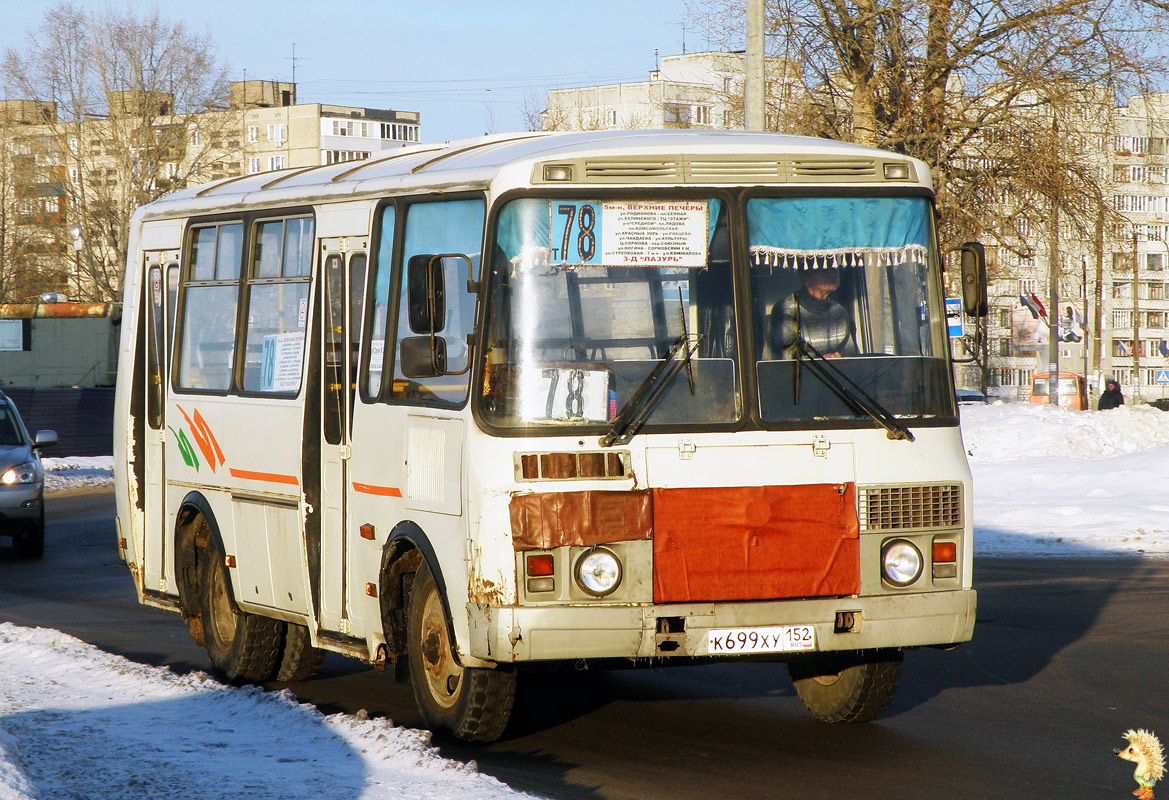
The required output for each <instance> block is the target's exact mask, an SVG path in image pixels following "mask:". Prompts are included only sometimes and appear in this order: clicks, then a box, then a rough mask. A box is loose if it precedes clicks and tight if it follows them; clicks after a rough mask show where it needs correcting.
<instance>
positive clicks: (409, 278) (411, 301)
mask: <svg viewBox="0 0 1169 800" xmlns="http://www.w3.org/2000/svg"><path fill="white" fill-rule="evenodd" d="M406 305H407V309H408V313H409V316H410V330H411V331H413V332H414V333H427V334H430V333H437V332H438V331H441V330H442V329H443V328H444V327H446V278H445V276H444V274H443V271H442V256H436V255H429V254H426V253H423V254H419V255H416V256H410V260H409V261H408V262H407V263H406Z"/></svg>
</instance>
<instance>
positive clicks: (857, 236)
mask: <svg viewBox="0 0 1169 800" xmlns="http://www.w3.org/2000/svg"><path fill="white" fill-rule="evenodd" d="M929 220H930V215H929V203H928V201H927V200H926V199H925V198H924V197H776V198H756V199H753V200H751V201H750V202H749V203H748V204H747V226H748V230H749V231H750V239H751V254H752V256H754V258H755V260H756V262H757V263H760V264H769V265H771V266H782V267H794V266H797V263H796V259H807V258H809V257H811V258H814V259H816V261H817V266H857V262H858V259H860V257H861V256H862V255H863V256H865V257H866V260H868V259H869V258H872V257H874V256H875V257H876V258H877V259H878V261H879V262H883V263H904V262H906V261H910V262H915V263H924V261H925V256H926V252H927V251H928V248H929V242H930V224H929Z"/></svg>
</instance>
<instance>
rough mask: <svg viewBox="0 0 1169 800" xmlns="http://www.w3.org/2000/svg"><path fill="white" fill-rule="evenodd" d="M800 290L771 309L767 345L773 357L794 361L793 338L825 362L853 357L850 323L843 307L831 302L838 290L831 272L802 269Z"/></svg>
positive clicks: (837, 277) (836, 278) (834, 272)
mask: <svg viewBox="0 0 1169 800" xmlns="http://www.w3.org/2000/svg"><path fill="white" fill-rule="evenodd" d="M800 280H801V282H802V283H803V286H802V287H801V288H800V290H799V291H798V292H796V293H795V294H792V295H789V296H787V297H785V298H783V300H781V301H779V302H778V303H776V304H775V305H774V306H772V307H771V321H770V324H769V329H770V337H769V338H770V344H771V352H772V354H773V357H774V356H780V357H782V358H795V357H796V355H797V353H796V347H795V344H796V336H797V335H798V336H799V337H800V339H802V340H803V341H804V342H805V343H807V344H810V345H811V346H812V347H814V348H816V350H818V351H820V353H822V354H823V355H824V356H826V357H827V358H840V357H841V356H853V355H856V354H857V348H856V338H855V337H854V336H853V331H852V323H851V322H850V321H849V318H848V312H847V311H846V310H845V308H844V306H842V305H841V304H840V303H838V302H837V301H836V300H834V299H833V298H832V296H831V295H832V293H833V292H835V291H836V290H837V289H838V288H840V271H839V270H838V269H835V268H831V267H829V268H824V269H803V270H801V271H800Z"/></svg>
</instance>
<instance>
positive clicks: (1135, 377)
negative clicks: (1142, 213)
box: [1132, 225, 1141, 401]
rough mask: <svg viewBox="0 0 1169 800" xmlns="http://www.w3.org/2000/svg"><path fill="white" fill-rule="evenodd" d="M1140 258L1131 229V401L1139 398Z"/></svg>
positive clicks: (1134, 234) (1134, 231) (1135, 230)
mask: <svg viewBox="0 0 1169 800" xmlns="http://www.w3.org/2000/svg"><path fill="white" fill-rule="evenodd" d="M1140 267H1141V257H1140V255H1139V254H1138V253H1137V229H1136V226H1135V225H1134V226H1133V229H1132V399H1133V400H1134V401H1136V400H1137V399H1139V398H1140V396H1141V282H1140Z"/></svg>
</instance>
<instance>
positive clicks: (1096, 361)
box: [1084, 199, 1104, 392]
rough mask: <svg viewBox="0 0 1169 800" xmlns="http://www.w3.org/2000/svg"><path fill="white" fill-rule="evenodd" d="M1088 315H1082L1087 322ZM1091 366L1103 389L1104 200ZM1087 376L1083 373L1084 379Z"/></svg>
mask: <svg viewBox="0 0 1169 800" xmlns="http://www.w3.org/2000/svg"><path fill="white" fill-rule="evenodd" d="M1087 320H1088V317H1087V316H1085V317H1084V321H1085V322H1087ZM1092 322H1093V328H1092V336H1093V337H1094V339H1093V348H1092V362H1093V363H1092V368H1093V369H1094V370H1095V371H1096V391H1097V392H1101V391H1104V330H1103V325H1104V201H1103V199H1101V201H1100V205H1099V207H1098V208H1097V211H1096V315H1095V316H1094V317H1093V319H1092ZM1087 379H1088V376H1087V375H1084V380H1087Z"/></svg>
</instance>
